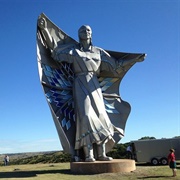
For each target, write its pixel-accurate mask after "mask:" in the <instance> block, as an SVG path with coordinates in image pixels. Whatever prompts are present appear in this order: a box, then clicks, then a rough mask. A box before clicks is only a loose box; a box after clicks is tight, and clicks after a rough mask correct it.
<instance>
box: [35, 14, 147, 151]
mask: <svg viewBox="0 0 180 180" xmlns="http://www.w3.org/2000/svg"><path fill="white" fill-rule="evenodd" d="M39 18H44V19H45V20H46V21H47V28H48V30H49V32H50V34H51V36H52V37H53V38H54V39H55V41H58V44H59V45H67V46H68V45H70V46H71V45H72V44H77V43H78V42H77V41H75V40H74V39H72V38H71V37H70V36H68V35H67V34H66V33H65V32H63V31H62V30H61V29H59V28H58V27H57V26H56V25H55V24H54V23H52V22H51V21H50V20H49V19H48V18H47V17H46V16H45V14H41V15H40V16H39ZM107 52H108V53H109V54H110V55H111V56H113V57H114V58H115V59H123V60H129V59H138V58H139V57H141V58H142V56H145V54H133V53H122V52H114V51H108V50H107ZM37 60H38V70H39V77H40V82H41V84H42V87H43V90H44V94H45V96H46V99H47V102H48V105H49V107H50V110H51V113H52V116H53V120H54V123H55V125H56V129H57V132H58V135H59V138H60V141H61V144H62V147H63V149H64V151H65V152H68V153H70V154H74V143H75V130H76V127H75V113H74V101H73V94H72V84H73V78H74V74H73V71H72V67H71V64H68V63H59V62H57V61H54V60H53V59H52V57H51V52H50V50H49V48H48V47H47V45H46V40H45V38H44V36H43V33H42V32H41V30H40V29H39V27H38V26H37ZM133 65H134V63H132V64H131V65H128V66H125V67H124V68H123V69H122V68H121V67H119V68H118V69H117V70H116V72H114V73H109V72H101V73H100V76H99V77H98V78H99V83H100V86H101V88H102V92H103V97H104V102H105V107H106V111H107V113H108V115H109V118H110V120H111V122H112V124H113V125H114V126H115V127H118V128H120V129H122V130H125V125H126V121H127V118H128V115H129V113H130V109H131V107H130V105H129V103H127V102H125V101H123V100H122V99H121V98H120V93H119V86H120V82H121V80H122V78H123V77H124V75H125V74H126V72H127V71H128V70H129V69H130V68H131V67H132V66H133ZM114 139H115V141H116V143H118V141H119V140H120V139H121V137H120V136H119V135H118V134H116V133H115V135H114ZM107 151H109V150H108V149H107Z"/></svg>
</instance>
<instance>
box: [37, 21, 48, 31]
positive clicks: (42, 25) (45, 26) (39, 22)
mask: <svg viewBox="0 0 180 180" xmlns="http://www.w3.org/2000/svg"><path fill="white" fill-rule="evenodd" d="M38 26H39V27H40V28H41V29H42V30H44V29H46V28H47V22H46V20H45V19H44V18H39V19H38Z"/></svg>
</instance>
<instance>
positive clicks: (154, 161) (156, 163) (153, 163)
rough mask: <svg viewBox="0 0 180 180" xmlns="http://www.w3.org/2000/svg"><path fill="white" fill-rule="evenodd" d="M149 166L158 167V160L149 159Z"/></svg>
mask: <svg viewBox="0 0 180 180" xmlns="http://www.w3.org/2000/svg"><path fill="white" fill-rule="evenodd" d="M151 164H152V165H154V166H156V165H158V164H159V161H158V159H157V158H152V159H151Z"/></svg>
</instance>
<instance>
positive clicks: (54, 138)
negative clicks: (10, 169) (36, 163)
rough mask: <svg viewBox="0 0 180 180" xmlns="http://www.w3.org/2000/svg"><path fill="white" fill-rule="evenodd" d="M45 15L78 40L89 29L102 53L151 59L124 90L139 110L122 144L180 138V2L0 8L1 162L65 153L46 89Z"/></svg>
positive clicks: (41, 3)
mask: <svg viewBox="0 0 180 180" xmlns="http://www.w3.org/2000/svg"><path fill="white" fill-rule="evenodd" d="M42 12H44V13H45V14H46V15H47V16H48V17H49V18H50V19H51V20H52V21H53V22H54V23H55V24H56V25H58V26H59V27H60V28H61V29H62V30H64V31H65V32H66V33H67V34H69V35H70V36H71V37H73V38H74V39H76V40H78V38H77V30H78V28H79V27H80V26H81V25H83V24H88V25H90V26H91V27H92V30H93V44H94V45H95V46H99V47H101V48H103V49H108V50H114V51H120V52H137V53H138V52H142V53H147V58H146V59H145V61H144V62H142V63H137V64H136V65H135V66H133V67H132V69H131V70H130V71H129V72H128V73H127V74H126V76H125V77H124V79H123V81H122V82H121V86H120V92H121V97H122V99H123V100H126V101H128V102H129V103H130V104H131V106H132V110H131V114H130V116H129V118H128V121H127V125H126V130H125V137H124V138H123V139H122V140H121V141H120V142H122V143H125V142H129V141H131V140H137V139H139V138H141V137H144V136H154V137H156V138H171V137H174V136H180V62H179V61H180V1H178V0H146V1H144V0H136V1H134V0H26V1H24V0H0V17H1V18H0V19H1V21H0V22H1V28H0V39H1V44H0V46H1V51H0V52H1V53H0V55H1V71H0V81H1V86H0V87H1V88H0V94H1V101H0V154H2V153H16V152H31V151H49V150H62V147H61V144H60V142H59V138H58V135H57V132H56V129H55V125H54V122H53V119H52V117H51V113H50V110H49V107H48V104H47V102H46V99H45V97H44V94H43V90H42V87H41V85H40V82H39V75H38V68H37V59H36V23H37V18H38V16H39V14H40V13H42Z"/></svg>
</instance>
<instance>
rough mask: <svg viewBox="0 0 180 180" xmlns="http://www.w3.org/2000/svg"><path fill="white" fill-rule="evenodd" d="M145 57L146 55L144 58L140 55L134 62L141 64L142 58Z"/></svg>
mask: <svg viewBox="0 0 180 180" xmlns="http://www.w3.org/2000/svg"><path fill="white" fill-rule="evenodd" d="M145 57H146V55H145V56H144V54H143V55H140V56H139V57H138V58H137V59H136V62H142V61H144V58H145Z"/></svg>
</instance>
